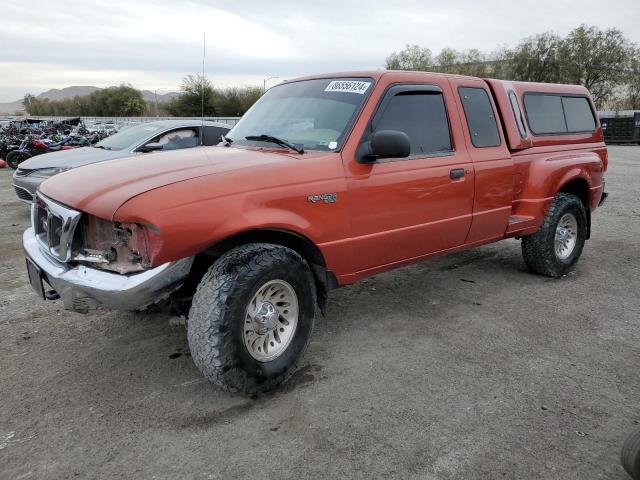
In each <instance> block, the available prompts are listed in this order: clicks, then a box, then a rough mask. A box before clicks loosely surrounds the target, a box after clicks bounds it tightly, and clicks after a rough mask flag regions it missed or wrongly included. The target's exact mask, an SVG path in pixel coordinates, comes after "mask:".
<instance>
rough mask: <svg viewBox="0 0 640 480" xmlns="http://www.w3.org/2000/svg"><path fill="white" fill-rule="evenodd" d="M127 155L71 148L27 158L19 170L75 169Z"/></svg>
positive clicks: (92, 149) (93, 149) (125, 153)
mask: <svg viewBox="0 0 640 480" xmlns="http://www.w3.org/2000/svg"><path fill="white" fill-rule="evenodd" d="M129 155H131V153H130V152H127V151H121V150H104V149H102V148H94V147H82V148H73V149H70V150H60V151H58V152H51V153H45V154H43V155H37V156H35V157H31V158H28V159H27V160H25V161H24V162H22V163H21V164H20V168H21V169H26V170H35V169H39V168H51V167H61V168H76V167H80V166H82V165H88V164H90V163H95V162H103V161H105V160H111V159H113V158H119V157H124V156H129Z"/></svg>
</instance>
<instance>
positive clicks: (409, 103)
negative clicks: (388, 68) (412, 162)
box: [373, 88, 451, 156]
mask: <svg viewBox="0 0 640 480" xmlns="http://www.w3.org/2000/svg"><path fill="white" fill-rule="evenodd" d="M388 95H391V98H389V99H388V101H386V102H385V101H383V103H382V104H381V110H380V111H379V112H377V113H376V118H375V122H374V124H373V127H374V131H377V130H399V131H401V132H404V133H406V134H407V135H408V136H409V140H410V142H411V156H421V155H428V154H438V153H442V152H450V151H451V135H450V133H449V122H448V119H447V111H446V108H445V104H444V98H443V96H442V93H441V92H437V91H421V90H405V91H399V92H398V93H395V94H394V91H393V88H392V89H391V91H390V92H389V93H388Z"/></svg>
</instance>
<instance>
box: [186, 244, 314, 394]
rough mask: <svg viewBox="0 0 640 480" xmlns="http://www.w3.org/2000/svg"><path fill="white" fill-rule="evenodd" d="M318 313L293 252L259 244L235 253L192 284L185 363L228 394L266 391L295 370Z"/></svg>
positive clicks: (308, 276)
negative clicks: (189, 360) (188, 354)
mask: <svg viewBox="0 0 640 480" xmlns="http://www.w3.org/2000/svg"><path fill="white" fill-rule="evenodd" d="M316 312H317V300H316V289H315V282H314V279H313V275H312V273H311V270H310V269H309V265H308V264H307V262H306V261H305V260H304V259H303V258H302V257H301V256H300V255H298V253H296V252H295V251H293V250H291V249H288V248H286V247H282V246H280V245H271V244H264V243H253V244H248V245H244V246H241V247H238V248H236V249H233V250H231V251H229V252H228V253H226V254H225V255H223V256H222V257H220V258H219V259H218V260H217V261H216V262H215V263H214V264H213V265H212V266H211V268H210V269H209V270H208V271H207V273H206V274H205V275H204V277H203V278H202V280H201V282H200V284H199V285H198V289H197V291H196V294H195V296H194V298H193V303H192V306H191V310H190V312H189V322H188V326H187V336H188V340H189V347H190V349H191V356H192V358H193V361H194V363H195V364H196V366H197V367H198V368H199V369H200V371H201V372H202V373H203V375H204V376H205V377H207V378H208V379H209V380H211V381H212V382H213V383H215V384H216V385H219V386H220V387H222V388H224V389H226V390H230V391H241V392H244V393H248V394H253V393H259V392H264V391H267V390H270V389H272V388H274V387H275V386H277V385H278V384H280V383H282V382H283V381H285V380H286V379H287V378H288V377H289V376H290V375H291V374H292V373H293V371H294V370H295V368H296V366H297V364H298V362H299V361H300V359H301V357H302V355H303V353H304V351H305V350H306V348H307V345H308V343H309V339H310V338H311V331H312V329H313V323H314V319H315V316H316Z"/></svg>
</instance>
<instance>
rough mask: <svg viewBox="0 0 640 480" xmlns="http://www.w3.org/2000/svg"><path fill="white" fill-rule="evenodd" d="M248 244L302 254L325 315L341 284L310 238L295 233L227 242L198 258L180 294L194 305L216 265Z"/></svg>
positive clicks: (247, 235) (254, 233) (262, 232)
mask: <svg viewBox="0 0 640 480" xmlns="http://www.w3.org/2000/svg"><path fill="white" fill-rule="evenodd" d="M247 243H273V244H276V245H282V246H283V247H287V248H290V249H292V250H294V251H296V252H298V253H299V254H300V255H301V256H302V258H304V259H305V260H306V261H307V263H308V264H309V267H310V268H311V271H312V272H313V277H314V279H315V280H316V287H317V292H318V305H319V307H320V310H321V311H322V313H324V312H325V310H326V304H327V294H328V291H329V290H331V289H332V288H336V287H337V286H338V282H337V280H336V277H335V275H334V274H333V272H330V271H328V270H327V269H326V266H327V265H326V262H325V259H324V256H323V255H322V252H321V251H320V249H318V247H317V246H316V245H314V243H313V242H312V241H311V240H309V239H308V238H306V237H304V236H302V235H299V234H297V233H294V232H291V231H287V230H278V229H256V230H249V231H246V232H242V233H239V234H237V235H234V236H232V237H229V238H226V239H224V240H222V241H221V242H219V243H217V244H215V245H212V246H210V247H209V248H207V249H206V250H205V251H203V252H202V253H199V254H198V255H196V257H195V259H194V263H193V266H192V268H191V272H190V274H189V277H188V279H187V281H186V282H185V285H184V287H183V288H182V289H181V291H180V292H179V294H180V296H182V297H184V298H185V299H187V300H188V301H189V303H190V297H191V296H193V294H194V293H195V290H196V287H197V286H198V284H199V283H200V280H201V279H202V276H203V275H204V274H205V273H206V272H207V270H208V269H209V267H210V266H211V265H212V264H213V262H215V261H216V259H217V258H219V257H220V256H221V255H223V254H224V253H226V252H228V251H229V250H231V249H232V248H235V247H239V246H240V245H245V244H247Z"/></svg>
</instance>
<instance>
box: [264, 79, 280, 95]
mask: <svg viewBox="0 0 640 480" xmlns="http://www.w3.org/2000/svg"><path fill="white" fill-rule="evenodd" d="M276 78H280V77H267V78H265V79H264V80H262V94H263V95H264V92H266V91H267V82H268V81H269V80H275V79H276Z"/></svg>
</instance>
